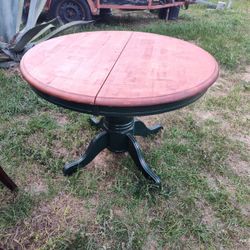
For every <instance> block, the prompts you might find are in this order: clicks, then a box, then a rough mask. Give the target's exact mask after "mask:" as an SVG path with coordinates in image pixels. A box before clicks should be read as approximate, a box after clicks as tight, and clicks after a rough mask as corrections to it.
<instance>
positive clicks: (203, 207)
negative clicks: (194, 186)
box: [195, 198, 223, 229]
mask: <svg viewBox="0 0 250 250" xmlns="http://www.w3.org/2000/svg"><path fill="white" fill-rule="evenodd" d="M195 205H196V207H197V209H198V211H200V213H201V223H203V224H205V225H206V226H207V227H208V228H210V229H212V228H213V227H215V226H216V228H218V229H222V228H223V223H222V222H221V220H220V219H219V218H217V217H216V215H215V212H214V210H213V208H212V207H211V206H210V205H209V204H208V203H207V202H206V201H205V200H203V199H202V198H200V199H199V200H197V201H196V203H195Z"/></svg>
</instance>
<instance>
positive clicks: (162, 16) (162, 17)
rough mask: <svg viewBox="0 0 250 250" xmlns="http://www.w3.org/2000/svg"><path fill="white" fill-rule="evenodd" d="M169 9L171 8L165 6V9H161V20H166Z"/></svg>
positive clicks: (159, 15) (159, 14)
mask: <svg viewBox="0 0 250 250" xmlns="http://www.w3.org/2000/svg"><path fill="white" fill-rule="evenodd" d="M168 9H169V8H163V9H160V10H159V13H158V17H159V19H161V20H166V19H167V15H168Z"/></svg>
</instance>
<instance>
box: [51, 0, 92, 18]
mask: <svg viewBox="0 0 250 250" xmlns="http://www.w3.org/2000/svg"><path fill="white" fill-rule="evenodd" d="M57 16H59V17H60V18H61V19H62V21H63V22H64V23H69V22H72V21H79V20H92V14H91V11H90V8H89V5H88V3H87V2H86V1H85V0H54V1H53V2H52V4H51V6H50V10H49V13H48V17H49V19H53V18H55V17H57Z"/></svg>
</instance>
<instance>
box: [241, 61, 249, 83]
mask: <svg viewBox="0 0 250 250" xmlns="http://www.w3.org/2000/svg"><path fill="white" fill-rule="evenodd" d="M242 79H243V80H244V81H246V82H250V65H249V66H247V67H246V71H245V73H243V74H242Z"/></svg>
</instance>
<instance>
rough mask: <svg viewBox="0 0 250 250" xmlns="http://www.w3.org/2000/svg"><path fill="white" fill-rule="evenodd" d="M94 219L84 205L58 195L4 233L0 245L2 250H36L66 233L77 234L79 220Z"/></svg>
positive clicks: (68, 196)
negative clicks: (0, 244)
mask: <svg viewBox="0 0 250 250" xmlns="http://www.w3.org/2000/svg"><path fill="white" fill-rule="evenodd" d="M94 216H95V209H94V208H93V209H92V210H91V211H89V210H88V209H86V208H85V203H84V201H81V200H79V199H77V198H75V197H73V196H72V195H69V194H65V193H60V194H59V195H58V196H57V197H56V198H54V199H53V200H52V201H50V202H45V203H43V204H41V205H40V206H39V207H38V208H37V209H36V210H35V211H34V212H33V213H32V215H31V217H30V218H29V219H27V220H24V221H22V222H20V223H18V224H17V225H16V226H15V227H14V228H11V229H9V230H6V234H5V235H6V237H5V239H3V241H2V245H3V247H4V249H32V250H33V249H37V248H39V247H41V246H43V245H44V244H46V242H47V241H48V240H49V239H51V238H53V237H56V236H57V235H60V234H63V233H64V232H65V231H66V230H68V231H70V232H76V231H77V230H78V227H79V220H84V221H88V220H90V219H93V217H94Z"/></svg>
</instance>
